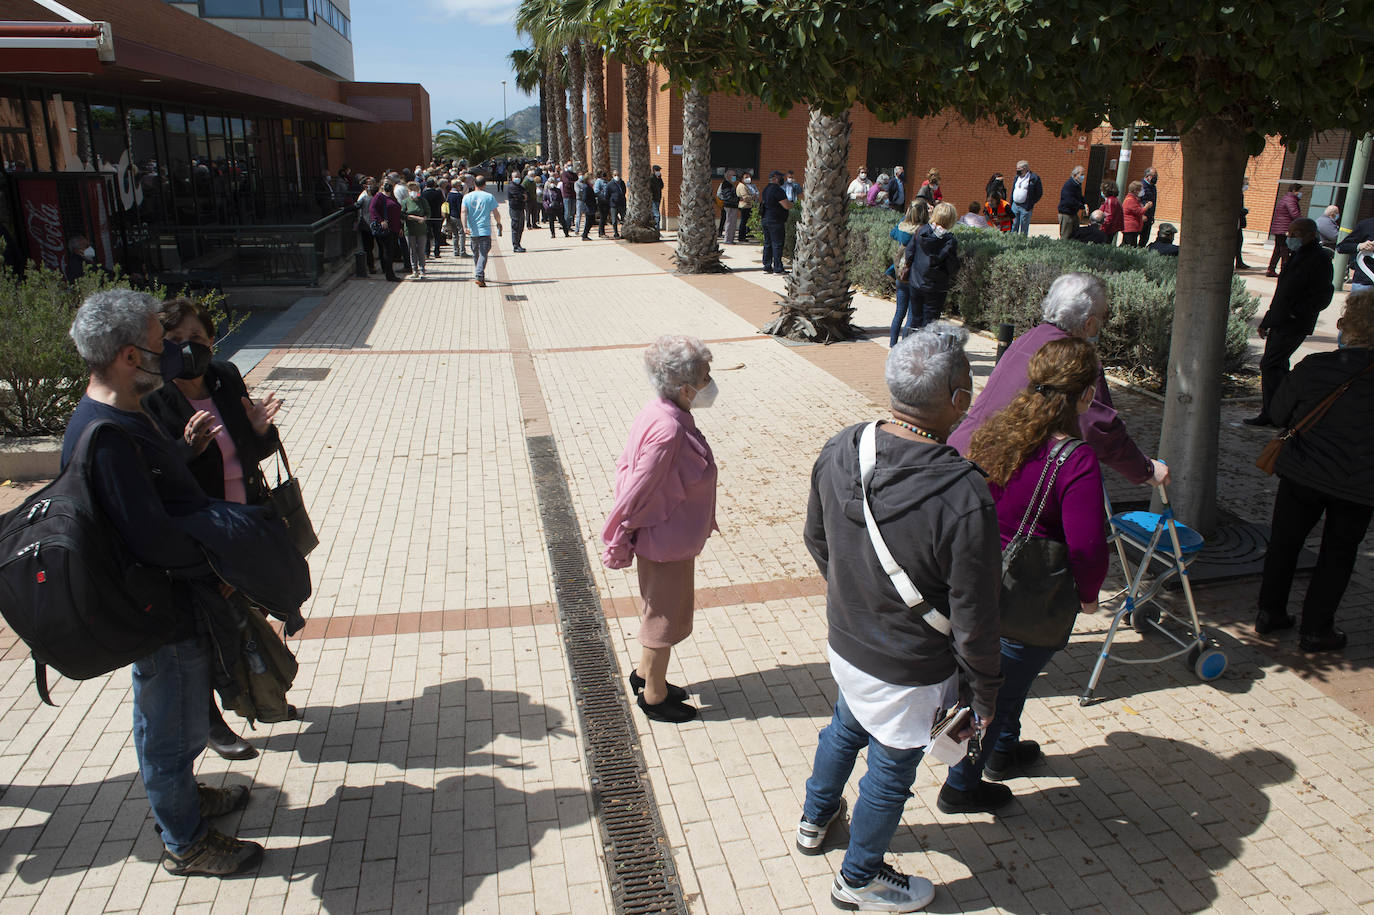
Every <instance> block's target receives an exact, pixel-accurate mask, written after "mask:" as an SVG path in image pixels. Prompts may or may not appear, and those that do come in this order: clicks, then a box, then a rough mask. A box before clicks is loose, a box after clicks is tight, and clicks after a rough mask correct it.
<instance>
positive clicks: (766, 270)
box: [763, 267, 773, 273]
mask: <svg viewBox="0 0 1374 915" xmlns="http://www.w3.org/2000/svg"><path fill="white" fill-rule="evenodd" d="M763 272H764V273H772V272H773V271H772V270H769V269H768V268H767V267H764V268H763Z"/></svg>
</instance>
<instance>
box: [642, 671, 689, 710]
mask: <svg viewBox="0 0 1374 915" xmlns="http://www.w3.org/2000/svg"><path fill="white" fill-rule="evenodd" d="M642 689H644V678H643V677H641V676H640V675H639V671H637V670H632V671H630V692H632V693H634V694H635V695H636V696H638V695H639V691H640V690H642ZM668 701H669V702H686V701H687V690H685V689H683V688H682V687H680V686H674V685H673V684H671V683H669V684H668Z"/></svg>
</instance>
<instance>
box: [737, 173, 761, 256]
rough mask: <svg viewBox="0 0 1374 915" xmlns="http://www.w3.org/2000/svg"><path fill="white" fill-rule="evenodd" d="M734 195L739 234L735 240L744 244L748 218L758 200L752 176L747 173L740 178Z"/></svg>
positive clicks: (747, 236)
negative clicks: (737, 206)
mask: <svg viewBox="0 0 1374 915" xmlns="http://www.w3.org/2000/svg"><path fill="white" fill-rule="evenodd" d="M735 195H736V196H737V197H739V233H738V235H737V237H736V239H735V240H736V241H738V242H739V243H740V244H744V243H745V242H747V241H749V217H750V216H751V215H753V212H754V207H755V206H756V205H757V204H758V200H759V189H758V188H756V187H754V176H753V175H751V174H749V172H745V173H744V174H743V175H741V176H740V179H739V184H737V185H735Z"/></svg>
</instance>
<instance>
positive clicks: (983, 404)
mask: <svg viewBox="0 0 1374 915" xmlns="http://www.w3.org/2000/svg"><path fill="white" fill-rule="evenodd" d="M1109 310H1110V304H1109V303H1108V301H1107V284H1106V283H1104V282H1102V279H1101V278H1100V277H1097V276H1094V275H1092V274H1091V273H1065V274H1064V275H1062V276H1060V277H1058V278H1057V279H1055V281H1054V282H1053V283H1051V284H1050V289H1049V292H1047V293H1046V294H1045V301H1044V303H1043V305H1042V306H1041V320H1042V321H1043V322H1044V323H1042V324H1039V325H1036V326H1035V327H1032V328H1031V329H1030V330H1028V331H1026V332H1025V333H1024V334H1022V335H1021V336H1019V337H1017V338H1016V339H1015V340H1013V341H1012V343H1011V346H1009V347H1008V348H1007V351H1006V352H1005V353H1003V354H1002V358H1001V359H1000V360H998V362H997V367H996V368H994V369H993V370H992V375H991V376H990V377H989V378H988V383H987V385H986V386H984V388H983V390H982V393H980V394H979V395H978V400H977V401H976V402H975V403H974V404H973V409H972V410H970V411H969V414H968V418H966V419H965V420H964V421H963V423H961V424H960V426H959V428H958V429H956V430H955V431H954V433H953V434H951V435H950V437H949V443H950V444H951V445H953V446H954V447H955V448H958V449H959V453H960V454H968V449H969V442H970V441H971V440H972V439H973V433H974V432H976V431H978V428H979V427H980V426H981V425H983V423H985V422H987V421H988V419H989V418H991V417H992V415H993V414H994V413H997V412H998V411H1000V410H1003V409H1005V408H1006V407H1007V406H1009V405H1010V404H1011V402H1012V401H1013V400H1015V399H1016V395H1018V394H1020V393H1021V392H1022V391H1023V390H1025V388H1026V385H1027V383H1028V379H1029V371H1030V361H1031V357H1032V356H1034V355H1035V354H1036V353H1038V352H1039V351H1040V347H1042V346H1044V345H1045V344H1046V343H1048V342H1050V341H1051V340H1062V339H1064V338H1065V337H1078V338H1079V339H1081V340H1087V341H1088V342H1089V343H1096V342H1097V336H1098V334H1100V333H1101V332H1102V328H1103V327H1104V326H1106V323H1107V314H1108V311H1109ZM1079 425H1080V426H1081V428H1082V432H1083V441H1084V442H1086V443H1087V444H1088V445H1090V446H1091V447H1092V449H1093V452H1094V453H1096V455H1097V459H1098V460H1099V461H1100V462H1101V463H1103V464H1106V465H1107V466H1108V467H1111V468H1112V469H1113V470H1115V471H1117V472H1118V473H1120V474H1121V475H1122V476H1123V477H1125V478H1126V479H1128V480H1130V481H1131V482H1132V483H1149V484H1150V485H1151V486H1159V485H1160V484H1162V483H1168V482H1169V468H1168V467H1166V466H1165V465H1164V463H1163V462H1162V461H1155V460H1151V459H1150V458H1149V457H1147V456H1146V455H1145V452H1143V451H1141V450H1140V446H1139V445H1137V444H1136V443H1135V441H1134V440H1133V439H1132V438H1131V434H1130V433H1129V432H1127V431H1126V424H1125V423H1123V422H1122V421H1121V417H1120V416H1118V415H1117V412H1116V408H1115V407H1113V406H1112V393H1111V391H1110V390H1109V389H1108V387H1107V376H1106V375H1105V374H1100V373H1099V375H1098V379H1097V388H1096V391H1095V394H1094V396H1093V402H1092V406H1090V407H1089V408H1088V410H1087V412H1085V413H1084V414H1083V415H1082V416H1081V417H1080V418H1079Z"/></svg>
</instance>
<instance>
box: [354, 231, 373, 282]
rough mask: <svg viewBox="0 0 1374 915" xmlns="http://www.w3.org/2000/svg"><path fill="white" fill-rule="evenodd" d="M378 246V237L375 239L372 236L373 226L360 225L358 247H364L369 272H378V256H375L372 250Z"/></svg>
mask: <svg viewBox="0 0 1374 915" xmlns="http://www.w3.org/2000/svg"><path fill="white" fill-rule="evenodd" d="M376 246H377V239H375V238H374V237H373V236H372V227H371V226H359V227H358V247H360V248H362V249H363V253H365V254H366V255H367V272H368V273H376V272H377V259H376V257H374V256H373V254H372V251H373V249H374V248H376Z"/></svg>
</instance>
